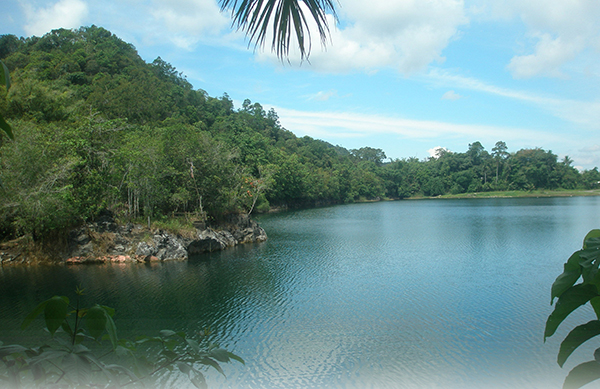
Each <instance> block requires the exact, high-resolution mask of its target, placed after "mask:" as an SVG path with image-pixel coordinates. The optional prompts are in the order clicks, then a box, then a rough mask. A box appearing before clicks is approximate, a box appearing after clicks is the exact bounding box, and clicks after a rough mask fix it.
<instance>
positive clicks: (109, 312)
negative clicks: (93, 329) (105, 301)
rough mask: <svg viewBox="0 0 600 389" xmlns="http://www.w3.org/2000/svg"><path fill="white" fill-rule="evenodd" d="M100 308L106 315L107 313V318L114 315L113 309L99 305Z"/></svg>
mask: <svg viewBox="0 0 600 389" xmlns="http://www.w3.org/2000/svg"><path fill="white" fill-rule="evenodd" d="M100 306H101V307H102V308H104V310H105V311H106V313H108V316H110V317H113V316H114V315H115V309H114V308H111V307H107V306H106V305H100Z"/></svg>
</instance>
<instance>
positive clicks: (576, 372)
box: [563, 361, 600, 389]
mask: <svg viewBox="0 0 600 389" xmlns="http://www.w3.org/2000/svg"><path fill="white" fill-rule="evenodd" d="M599 378H600V364H599V363H598V362H596V361H589V362H584V363H582V364H581V365H577V366H575V367H574V368H573V370H571V371H570V372H569V375H568V376H567V378H565V383H564V384H563V389H578V388H581V387H582V386H583V385H587V384H589V383H590V382H592V381H595V380H597V379H599Z"/></svg>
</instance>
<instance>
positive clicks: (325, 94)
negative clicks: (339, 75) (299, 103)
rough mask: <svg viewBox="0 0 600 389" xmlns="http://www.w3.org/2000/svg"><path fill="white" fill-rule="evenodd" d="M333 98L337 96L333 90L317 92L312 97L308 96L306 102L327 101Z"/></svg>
mask: <svg viewBox="0 0 600 389" xmlns="http://www.w3.org/2000/svg"><path fill="white" fill-rule="evenodd" d="M334 96H337V91H336V90H335V89H331V90H328V91H319V92H317V93H315V94H314V95H311V96H309V97H308V100H318V101H327V100H329V99H330V98H332V97H334Z"/></svg>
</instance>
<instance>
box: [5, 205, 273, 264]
mask: <svg viewBox="0 0 600 389" xmlns="http://www.w3.org/2000/svg"><path fill="white" fill-rule="evenodd" d="M195 226H196V227H201V228H197V230H196V231H197V234H196V236H195V237H193V238H190V237H187V238H184V237H181V236H179V235H176V234H172V233H169V232H167V231H162V230H159V231H155V232H154V235H153V236H152V238H151V239H148V235H147V233H148V230H147V229H146V228H144V227H143V226H140V225H134V224H131V223H128V224H126V225H118V224H117V223H116V222H115V221H114V219H113V217H112V214H110V213H103V214H102V215H101V216H100V217H98V218H97V220H96V221H95V222H93V223H88V224H87V225H85V226H83V227H80V228H78V229H75V230H73V231H71V232H70V233H69V241H68V249H67V252H66V253H65V255H64V259H65V260H66V261H67V262H68V263H89V262H130V261H131V262H143V261H166V260H185V259H187V258H188V256H189V255H192V254H200V253H205V252H212V251H216V250H224V249H226V248H228V247H233V246H235V245H237V244H242V243H255V242H263V241H265V240H266V239H267V234H266V233H265V231H264V229H262V228H261V227H260V226H259V225H258V223H256V222H255V221H254V220H252V219H250V218H248V217H247V216H246V215H232V216H230V217H229V218H228V219H227V220H226V221H225V222H224V223H222V224H218V225H214V226H212V227H206V226H205V225H204V224H203V223H195ZM5 260H6V258H5Z"/></svg>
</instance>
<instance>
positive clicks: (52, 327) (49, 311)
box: [44, 296, 69, 335]
mask: <svg viewBox="0 0 600 389" xmlns="http://www.w3.org/2000/svg"><path fill="white" fill-rule="evenodd" d="M67 313H69V303H68V301H65V299H64V298H62V297H60V296H54V297H52V298H51V299H50V300H48V303H47V304H46V306H45V307H44V319H45V320H46V328H48V331H50V334H52V335H54V333H55V332H56V330H57V329H58V328H59V327H60V326H61V324H62V323H63V321H64V320H65V319H66V318H67Z"/></svg>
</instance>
